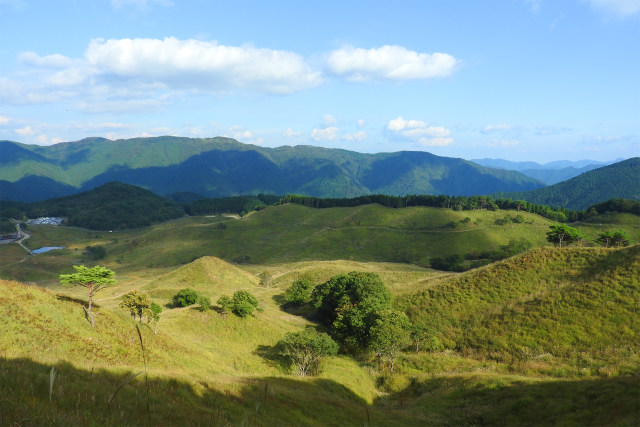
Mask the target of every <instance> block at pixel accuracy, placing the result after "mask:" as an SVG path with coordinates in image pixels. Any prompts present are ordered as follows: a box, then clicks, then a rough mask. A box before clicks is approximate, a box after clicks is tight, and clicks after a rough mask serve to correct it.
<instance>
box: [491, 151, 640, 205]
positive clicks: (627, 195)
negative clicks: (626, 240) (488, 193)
mask: <svg viewBox="0 0 640 427" xmlns="http://www.w3.org/2000/svg"><path fill="white" fill-rule="evenodd" d="M495 196H496V197H504V198H510V199H513V200H526V201H527V202H531V203H535V204H542V205H549V206H555V207H565V208H568V209H587V208H588V207H589V206H591V205H595V204H597V203H601V202H603V201H605V200H610V199H614V198H624V199H629V200H640V157H634V158H631V159H628V160H624V161H622V162H619V163H614V164H612V165H609V166H605V167H602V168H598V169H595V170H592V171H590V172H586V173H584V174H582V175H579V176H577V177H575V178H572V179H570V180H567V181H563V182H560V183H558V184H555V185H551V186H549V187H544V188H539V189H536V190H533V191H527V192H518V193H497V194H496V195H495Z"/></svg>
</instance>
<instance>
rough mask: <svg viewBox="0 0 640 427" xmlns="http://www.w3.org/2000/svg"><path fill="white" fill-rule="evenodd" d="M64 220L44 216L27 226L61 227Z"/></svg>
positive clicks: (30, 221) (31, 220)
mask: <svg viewBox="0 0 640 427" xmlns="http://www.w3.org/2000/svg"><path fill="white" fill-rule="evenodd" d="M62 221H63V219H62V218H59V217H51V216H43V217H40V218H36V219H30V220H29V221H27V224H29V225H32V224H46V225H60V224H62Z"/></svg>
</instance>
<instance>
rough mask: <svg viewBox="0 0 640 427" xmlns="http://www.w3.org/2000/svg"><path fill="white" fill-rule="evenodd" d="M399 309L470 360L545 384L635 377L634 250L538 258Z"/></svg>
mask: <svg viewBox="0 0 640 427" xmlns="http://www.w3.org/2000/svg"><path fill="white" fill-rule="evenodd" d="M398 305H399V306H400V307H402V308H403V309H405V310H406V311H407V313H408V314H409V316H410V318H411V319H412V320H413V321H414V322H416V323H420V324H424V325H427V326H428V327H429V328H431V329H432V330H433V331H435V334H436V336H437V337H438V339H439V340H440V341H441V343H442V344H443V345H444V346H445V348H448V349H452V350H457V351H459V352H461V353H463V354H467V355H470V356H472V357H474V358H481V359H482V358H485V359H489V360H495V361H498V362H508V363H511V364H520V365H522V368H523V369H525V370H531V371H534V372H541V373H545V374H549V375H552V376H572V375H586V376H589V375H599V376H603V375H604V376H608V375H627V374H637V373H638V367H639V365H640V340H639V336H638V328H637V326H638V325H640V310H638V307H640V246H639V245H636V246H633V247H630V248H624V249H619V250H610V249H609V250H607V249H594V248H589V249H580V248H570V249H552V248H545V249H537V250H533V251H531V252H529V253H527V254H525V255H523V256H519V257H515V258H512V259H508V260H505V261H502V262H499V263H497V264H495V265H491V266H488V267H485V268H482V269H479V270H476V271H473V272H469V273H466V274H463V275H460V276H458V277H456V278H453V279H451V280H449V281H446V282H444V283H443V284H441V285H440V286H437V287H434V288H430V289H428V290H427V291H425V292H422V293H419V294H415V295H413V296H406V297H403V298H401V299H400V300H399V301H398Z"/></svg>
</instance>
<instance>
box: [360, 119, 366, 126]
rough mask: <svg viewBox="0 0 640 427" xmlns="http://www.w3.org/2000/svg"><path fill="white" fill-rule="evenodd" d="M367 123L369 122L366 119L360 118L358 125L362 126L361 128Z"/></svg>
mask: <svg viewBox="0 0 640 427" xmlns="http://www.w3.org/2000/svg"><path fill="white" fill-rule="evenodd" d="M366 123H367V122H366V121H365V120H364V119H360V120H358V127H360V128H361V127H364V125H365V124H366Z"/></svg>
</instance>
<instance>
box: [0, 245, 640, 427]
mask: <svg viewBox="0 0 640 427" xmlns="http://www.w3.org/2000/svg"><path fill="white" fill-rule="evenodd" d="M545 251H548V252H550V253H552V254H557V257H558V259H556V260H555V261H554V262H551V263H549V259H548V257H545V256H540V254H544V253H545ZM638 251H640V249H639V248H638V247H634V248H631V249H627V250H621V251H615V250H597V249H596V250H568V251H554V250H538V251H533V252H532V253H530V254H528V255H525V256H522V257H519V258H516V259H513V260H508V261H504V262H502V263H500V264H498V265H497V266H495V267H494V266H491V267H486V268H484V269H481V270H479V271H476V272H472V273H467V274H462V275H452V277H450V278H448V279H447V278H444V277H442V276H441V275H439V276H438V277H437V280H436V284H435V285H434V286H432V287H430V288H429V290H428V293H429V294H430V295H431V294H434V293H436V294H437V293H442V294H444V295H449V294H453V295H454V297H453V299H452V300H447V301H448V302H447V301H440V300H438V307H435V308H432V309H431V311H428V312H429V313H431V314H432V315H433V316H440V318H442V319H444V320H445V321H446V320H447V319H453V318H457V317H460V318H463V319H465V318H470V317H475V316H480V317H481V315H482V314H483V313H489V315H488V317H489V318H490V317H491V316H490V315H491V314H492V313H493V314H495V310H491V309H487V307H488V305H487V302H486V300H485V299H483V295H485V294H488V295H489V296H490V301H493V302H494V303H495V301H498V302H497V304H498V305H500V304H503V301H504V300H505V299H506V298H505V297H504V295H506V296H513V295H514V294H517V292H515V291H514V290H513V289H511V290H508V289H507V290H504V291H501V287H500V286H493V287H494V288H497V289H496V290H495V295H494V294H492V293H491V292H489V293H486V292H480V291H478V292H476V293H475V294H474V293H473V292H474V291H473V290H474V289H475V288H473V287H471V288H470V287H469V285H468V283H471V282H473V283H476V282H477V283H479V285H478V287H480V286H481V285H482V284H483V283H485V281H482V280H480V279H479V277H484V276H481V275H482V274H485V275H488V277H489V278H491V281H490V282H491V283H493V284H494V285H500V284H501V283H504V285H503V286H507V285H508V284H509V283H511V282H513V281H516V282H517V279H518V278H519V277H521V278H524V279H523V280H521V281H520V282H518V283H516V285H514V287H513V288H515V289H519V288H520V287H522V286H525V285H526V284H523V282H530V285H531V289H530V291H533V290H534V288H535V287H536V286H537V285H536V284H538V283H539V282H540V283H543V280H541V279H544V278H549V277H556V276H558V275H560V276H562V274H564V275H565V276H566V280H567V281H571V280H573V281H575V282H576V283H578V284H579V283H580V281H579V280H576V278H580V277H582V276H581V275H580V272H581V270H580V269H582V273H583V276H588V277H592V276H593V277H597V280H598V283H600V284H603V283H604V284H607V283H609V284H613V285H615V284H616V283H618V282H620V283H623V284H624V283H627V282H626V281H625V280H626V279H625V278H630V279H629V280H631V282H630V283H631V284H632V285H633V283H636V284H637V277H638V274H637V265H638V262H637V261H638ZM531 260H538V263H535V262H532V261H531ZM561 263H569V265H570V267H572V268H570V269H569V270H568V273H562V272H561V271H562V269H561V268H560V265H561ZM545 265H548V267H544V266H545ZM517 266H520V268H515V267H517ZM526 266H528V267H526ZM543 267H544V268H543ZM257 268H258V267H254V269H257ZM265 268H271V269H272V270H271V271H272V273H274V277H276V278H275V280H274V282H276V283H275V284H276V285H277V286H276V287H273V288H268V289H266V288H259V287H257V286H256V283H257V278H256V277H255V276H254V275H252V274H250V273H249V272H247V271H243V270H240V269H238V268H237V267H234V266H232V265H229V264H227V263H224V262H223V261H221V260H219V259H216V258H211V257H209V258H203V259H199V260H197V261H195V262H194V263H191V264H189V265H186V266H184V267H181V268H179V269H177V270H175V271H171V272H167V273H166V274H162V275H159V276H156V277H155V278H150V279H147V280H128V281H126V282H125V283H121V284H119V285H118V286H116V287H114V288H112V289H109V290H107V291H104V292H103V294H101V295H100V297H99V300H98V303H99V305H100V308H98V312H99V315H98V327H97V329H96V331H93V330H91V328H90V327H89V325H88V323H87V322H86V321H85V320H83V318H82V309H81V307H80V304H79V302H78V300H77V299H76V298H81V299H84V295H83V292H82V290H71V291H67V292H66V295H68V297H57V296H56V295H55V294H53V293H51V292H49V291H45V290H42V289H39V288H35V287H25V286H22V285H18V284H16V283H12V282H6V281H2V282H0V310H2V313H0V315H1V317H2V318H3V319H8V322H7V324H6V326H5V328H6V329H5V330H3V331H2V332H3V333H2V334H0V349H2V352H3V358H2V359H0V378H2V380H1V381H0V387H1V388H2V392H3V393H2V394H3V396H6V398H4V399H3V400H1V401H0V402H1V404H0V405H1V406H0V408H1V409H3V410H2V411H0V414H3V415H0V417H4V418H0V424H7V423H11V422H14V421H15V420H16V419H20V420H26V421H23V422H26V423H27V424H29V423H37V424H42V423H52V424H56V423H60V424H63V425H64V424H70V423H72V424H77V423H87V422H89V420H94V421H97V422H100V423H102V422H105V423H110V424H114V423H115V424H143V423H146V422H147V413H146V401H147V400H146V399H147V398H146V388H145V382H144V379H143V377H142V376H141V377H138V379H136V380H134V381H133V382H132V383H131V384H130V385H127V386H126V387H124V388H123V389H122V391H121V393H120V394H119V395H118V396H117V398H116V399H115V400H114V404H113V405H112V408H110V409H109V411H106V407H107V403H108V400H109V398H110V397H111V395H112V394H113V392H114V391H115V390H116V389H117V387H118V386H119V385H120V384H122V383H124V382H125V381H126V380H127V375H128V374H129V373H130V372H139V371H140V370H142V369H143V363H142V359H141V352H140V346H139V343H138V337H137V333H136V331H135V329H134V323H133V321H131V320H130V319H129V318H128V316H126V315H125V313H123V312H122V311H120V310H119V309H117V304H118V298H117V296H118V295H121V294H122V293H124V292H126V291H128V290H130V289H132V288H138V287H141V288H142V289H143V290H145V291H146V292H148V293H150V294H152V295H154V298H155V299H156V300H158V301H160V302H165V301H167V300H168V297H169V296H170V295H171V294H172V292H173V291H177V290H178V289H180V288H182V287H184V286H185V285H187V284H188V285H189V286H191V287H193V288H195V289H198V290H199V291H200V292H202V293H204V294H206V295H208V296H210V297H211V298H212V300H214V301H215V299H217V296H218V295H221V294H230V293H231V292H232V291H233V290H235V289H238V288H247V289H251V290H252V292H253V293H254V294H255V295H256V296H257V297H258V299H259V300H260V304H261V306H262V307H264V311H263V312H261V313H258V314H257V315H256V317H255V318H249V319H246V320H241V319H238V318H235V317H233V316H228V317H223V316H221V315H219V314H217V313H215V312H209V313H202V312H199V311H198V310H195V309H193V308H186V309H173V310H166V311H165V312H163V314H162V320H161V323H160V328H159V330H160V332H159V334H158V335H157V336H155V335H153V334H152V332H151V331H150V330H149V329H148V328H146V327H143V328H142V333H143V339H144V341H145V348H146V350H147V357H148V366H149V378H150V380H149V381H150V383H149V384H150V385H149V390H150V391H149V396H150V397H149V402H150V403H149V404H150V409H151V422H152V424H160V423H162V424H167V423H168V424H176V423H180V421H181V420H184V419H185V418H187V417H189V419H190V421H191V422H192V423H194V424H223V425H224V424H238V423H245V424H249V425H287V424H289V425H300V424H306V425H361V424H363V423H365V421H367V419H368V420H369V424H370V425H415V424H422V425H442V424H443V423H452V424H458V425H459V424H473V423H476V424H477V423H480V422H483V423H485V424H490V425H504V424H511V425H515V424H519V425H523V424H524V425H527V424H529V425H549V424H556V423H564V424H567V425H585V424H592V425H603V424H618V425H632V424H633V423H634V422H635V421H636V419H635V418H634V416H635V415H634V414H636V413H637V411H638V410H640V408H639V407H638V403H637V402H638V399H637V398H639V397H640V396H638V390H639V389H638V387H637V386H638V380H637V377H617V378H615V379H607V378H603V376H605V377H606V376H607V375H613V376H616V375H617V374H619V373H623V372H620V371H615V370H605V369H602V370H590V371H588V372H584V371H581V370H576V371H572V370H571V366H572V365H571V363H572V362H571V361H570V360H569V359H570V358H564V359H563V358H562V357H558V358H556V359H555V360H554V359H553V358H552V359H549V358H547V359H542V360H541V361H536V363H543V364H544V363H547V364H549V366H551V367H556V368H558V367H559V368H564V369H565V374H564V375H565V376H567V379H562V380H558V379H556V378H554V377H553V371H552V370H550V369H549V367H547V368H545V369H537V370H536V369H534V367H532V365H531V364H529V365H526V364H523V363H520V364H519V363H510V362H508V361H506V360H503V361H499V362H496V361H492V360H488V359H483V358H482V357H479V356H481V354H480V353H481V351H478V352H475V353H474V352H466V354H465V352H464V351H463V352H461V353H452V352H450V351H448V352H442V353H431V354H426V353H422V354H407V355H405V356H402V358H401V361H400V362H399V364H398V365H399V370H400V373H399V374H398V375H397V376H396V377H392V378H391V383H392V384H391V386H389V387H388V388H389V389H390V391H391V392H390V393H389V394H381V393H380V392H378V391H377V390H376V387H375V382H376V377H377V375H378V373H377V370H376V368H375V365H369V364H368V363H364V364H362V365H359V364H358V363H356V362H354V361H352V360H350V359H348V358H345V357H335V358H331V359H330V360H328V361H327V362H326V363H325V364H324V369H323V372H322V374H321V375H320V376H319V377H318V378H313V379H308V380H300V379H297V378H295V377H291V376H288V375H287V374H286V373H285V372H284V371H283V370H282V368H281V366H280V365H279V364H278V363H277V361H275V360H273V359H271V358H270V357H269V348H270V347H271V346H272V345H273V344H275V342H276V341H277V340H278V339H279V338H280V337H281V336H282V335H283V334H284V333H285V332H288V331H293V330H299V329H300V328H302V327H304V325H305V324H307V322H306V321H305V320H304V319H302V318H298V317H294V316H291V315H289V314H287V313H285V312H282V311H281V310H280V309H279V308H278V306H277V304H276V301H277V300H278V298H277V297H278V296H279V295H280V294H281V292H282V290H283V289H284V288H285V286H286V284H287V283H288V282H289V280H290V279H292V278H293V277H296V274H304V275H307V276H310V277H313V278H315V279H317V280H322V278H323V277H324V276H325V275H327V274H329V272H330V271H331V270H336V272H339V271H342V270H348V269H351V268H354V269H360V268H362V269H366V270H374V271H375V270H377V271H381V272H383V274H386V275H387V278H388V279H389V280H391V281H393V280H394V276H393V275H394V273H395V272H396V271H397V272H398V276H397V277H395V281H396V283H398V284H399V285H397V287H396V289H398V290H399V291H400V292H402V293H406V292H409V291H411V289H412V287H415V288H414V290H418V289H422V284H421V283H420V280H417V281H416V280H412V279H416V278H418V277H419V275H420V274H424V279H425V280H427V279H428V278H429V277H431V276H430V275H432V274H433V273H428V272H421V271H420V270H419V269H417V268H415V267H406V266H405V267H402V266H397V265H393V264H381V265H377V264H366V263H354V262H338V261H334V262H330V263H327V262H320V263H317V264H316V263H310V262H307V263H293V264H278V265H275V266H271V267H265ZM512 268H514V271H513V272H511V273H510V271H511V269H512ZM256 271H257V270H256ZM492 271H494V273H493V274H490V273H491V272H492ZM473 275H480V276H477V277H476V276H473ZM494 276H495V277H494ZM503 276H504V277H503ZM470 277H476V279H475V280H470ZM501 277H503V278H501ZM562 277H564V276H562ZM129 279H131V277H129ZM407 279H410V280H407ZM549 280H550V279H549ZM633 280H636V282H633ZM543 285H544V283H543ZM551 287H552V288H553V286H551ZM543 288H544V286H543V287H542V288H541V289H542V290H540V291H538V292H537V293H536V296H537V297H538V298H541V297H542V295H543V294H544V293H545V292H544V289H543ZM564 288H567V289H568V288H571V285H569V284H565V286H564ZM419 295H420V294H419ZM423 295H424V294H423ZM455 295H457V296H455ZM501 295H503V296H502V297H501ZM635 295H636V296H637V293H636V294H635ZM623 296H624V295H621V297H623ZM631 297H632V298H633V294H632V295H631ZM415 298H418V297H415ZM501 298H502V299H501ZM409 300H410V298H409V297H400V301H401V302H402V301H405V302H406V301H409ZM516 300H517V301H519V299H518V298H516ZM524 300H525V301H528V300H530V298H524ZM510 301H513V298H512V299H511V300H510ZM625 301H626V302H625ZM622 302H623V303H624V304H627V305H626V306H625V305H624V304H621V305H622V306H623V307H628V305H629V304H634V302H633V301H627V300H623V301H622ZM413 303H414V304H417V305H416V307H419V311H421V312H422V311H423V310H428V309H429V308H428V307H427V306H422V305H420V304H421V301H420V300H419V298H418V301H414V302H413ZM489 306H490V304H489ZM516 306H517V304H515V303H513V302H512V304H511V306H510V307H511V308H512V309H513V311H514V313H515V314H517V313H518V310H517V309H514V307H516ZM22 307H24V309H23V308H22ZM465 307H466V308H465ZM636 307H637V305H636ZM516 308H517V307H516ZM590 308H591V307H588V306H585V307H583V310H582V311H579V312H577V313H575V312H574V313H571V314H572V317H574V318H580V317H581V316H583V317H584V315H585V313H586V312H587V311H585V310H588V309H590ZM434 313H435V314H434ZM438 313H440V314H438ZM449 313H453V314H449ZM456 313H457V314H456ZM598 313H600V312H599V311H595V312H594V314H593V316H592V317H591V320H594V319H600V320H602V322H604V321H606V319H607V318H608V317H607V316H601V317H600V316H596V314H598ZM637 315H638V313H637V312H636V313H635V316H636V317H634V318H631V319H630V320H629V319H627V321H632V322H633V321H637ZM414 317H415V313H414ZM560 319H561V320H562V321H561V322H558V323H556V324H552V325H548V327H549V328H552V329H553V330H559V331H561V332H562V330H563V329H566V322H567V318H566V316H565V317H561V318H560ZM503 320H504V321H503V322H500V323H499V324H498V325H493V324H491V325H492V327H493V328H495V330H496V331H500V329H499V328H500V327H502V328H506V330H507V332H500V333H499V334H497V335H498V336H501V334H505V333H507V334H511V336H512V337H515V338H516V340H517V336H518V335H517V327H518V325H521V324H522V325H526V323H525V322H523V319H522V318H519V317H518V316H517V315H516V316H514V317H513V321H508V320H506V319H503ZM602 322H601V323H600V324H605V325H606V322H604V323H602ZM454 323H455V322H454ZM636 324H637V323H636ZM470 325H471V326H472V329H471V332H470V334H471V335H470V336H471V337H473V336H474V335H473V333H474V331H475V333H476V335H477V337H476V338H477V339H478V340H477V342H476V343H475V345H477V346H479V349H480V350H482V349H483V347H482V346H486V351H487V352H489V351H495V348H492V347H491V342H486V341H482V337H483V336H484V334H483V333H482V327H483V325H484V324H483V323H482V322H480V323H479V324H474V323H471V324H470ZM514 327H515V328H516V331H513V330H511V329H513V328H514ZM509 328H511V329H509ZM462 329H464V328H462ZM545 329H546V328H545ZM605 332H611V330H609V329H607V330H605ZM448 333H451V335H452V336H462V337H464V336H465V335H464V333H463V331H462V332H461V331H456V330H455V328H453V327H452V329H451V330H450V331H448ZM456 333H457V334H458V335H456ZM621 333H622V335H620V334H617V335H615V339H616V340H619V341H618V344H621V343H622V345H624V346H632V347H631V348H635V347H633V345H634V344H633V343H632V342H631V341H625V340H628V339H629V336H626V335H624V332H621ZM625 337H626V338H625ZM553 339H554V340H556V341H557V344H558V346H559V347H562V345H563V343H564V342H563V341H562V340H563V339H564V335H562V333H559V334H556V335H555V336H554V337H553ZM598 339H599V340H601V341H602V342H603V345H604V347H603V348H605V349H606V348H607V345H608V344H607V343H610V342H613V341H612V340H609V341H606V337H605V336H598ZM463 350H464V349H463ZM580 350H581V351H580V353H579V354H580V357H581V358H583V359H584V358H585V357H591V358H592V359H593V360H595V361H596V362H598V363H599V362H600V359H599V358H601V353H600V350H599V349H598V347H597V346H596V345H594V344H593V343H591V346H589V345H587V346H586V347H583V348H581V349H580ZM635 351H636V353H635V354H637V349H636V350H635ZM615 356H616V357H619V358H620V359H621V363H618V365H617V366H618V367H620V366H623V365H624V364H625V363H626V362H628V361H632V362H633V361H634V360H635V359H633V355H629V354H622V353H616V354H615ZM636 362H637V361H636ZM52 365H54V366H55V367H56V369H57V370H58V372H59V377H58V379H57V380H56V383H55V386H54V391H53V401H54V404H53V405H51V404H49V402H48V372H49V369H50V366H52ZM550 374H551V375H550ZM583 376H586V377H585V378H582V377H583ZM393 381H395V384H394V383H393ZM549 396H551V397H552V398H551V400H549ZM168 401H170V402H171V405H167V402H168ZM81 402H84V403H81ZM496 402H499V404H496ZM543 408H544V410H543ZM105 413H106V415H105Z"/></svg>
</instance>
